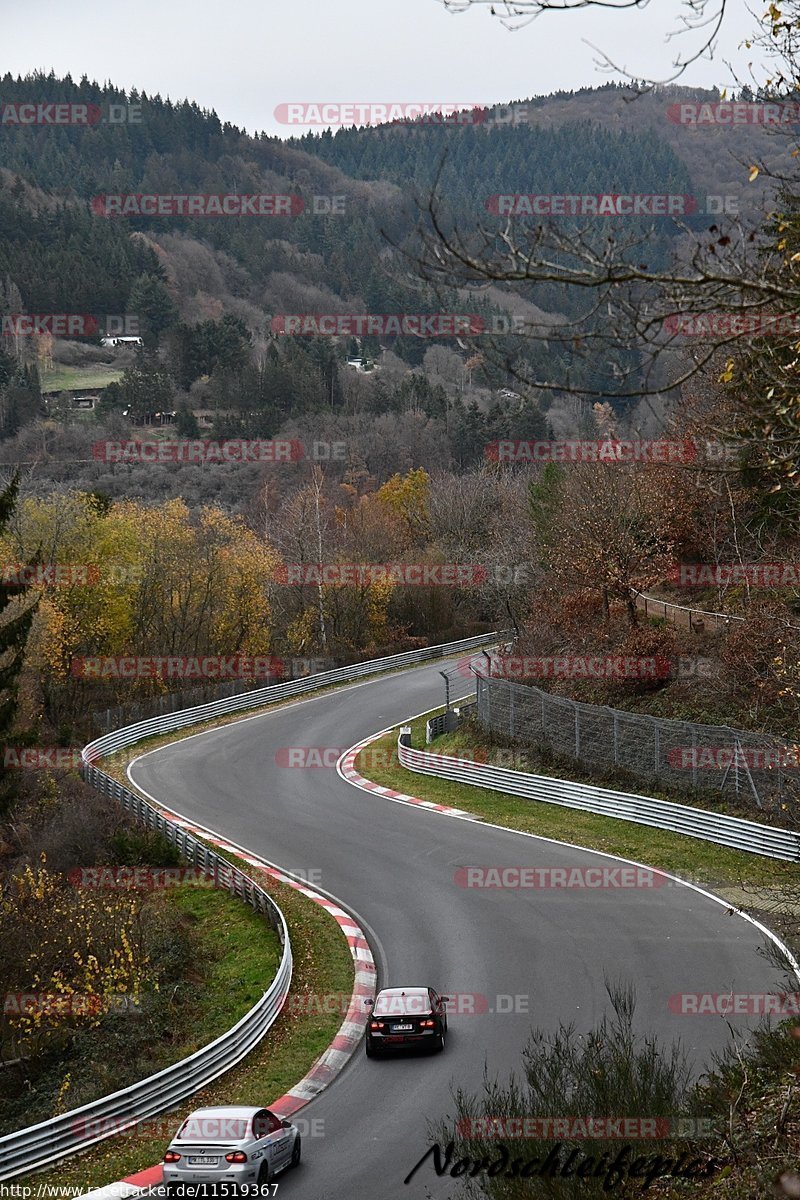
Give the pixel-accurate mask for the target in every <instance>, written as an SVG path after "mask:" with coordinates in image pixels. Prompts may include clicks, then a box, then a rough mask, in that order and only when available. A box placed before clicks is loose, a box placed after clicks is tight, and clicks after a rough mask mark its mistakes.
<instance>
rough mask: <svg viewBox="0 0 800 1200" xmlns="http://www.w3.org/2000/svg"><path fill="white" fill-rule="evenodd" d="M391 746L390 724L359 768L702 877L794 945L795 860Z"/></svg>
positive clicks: (459, 742) (467, 733)
mask: <svg viewBox="0 0 800 1200" xmlns="http://www.w3.org/2000/svg"><path fill="white" fill-rule="evenodd" d="M435 711H441V710H435ZM430 715H431V714H430V713H427V714H425V715H424V716H421V717H418V718H416V719H415V720H413V721H412V722H411V729H412V743H413V745H415V746H424V745H425V723H426V720H427V719H428V717H429V716H430ZM480 732H481V731H480V730H477V731H475V730H474V728H473V727H472V726H471V725H470V724H467V725H465V726H463V727H462V728H461V729H460V730H457V731H456V732H455V733H452V734H448V735H446V736H444V737H440V738H437V739H436V740H435V742H434V743H433V744H432V745H431V747H430V748H431V750H433V751H434V752H439V753H442V754H455V753H457V752H458V751H465V750H476V749H479V748H480V749H483V748H488V747H489V745H490V744H489V743H488V742H485V741H483V739H482V738H481V736H480ZM396 748H397V730H396V729H395V730H394V731H392V732H391V733H389V734H386V735H385V736H384V737H382V738H381V739H379V741H377V742H372V743H371V744H370V746H369V753H368V754H365V753H364V752H363V751H362V752H361V754H359V756H358V758H357V759H356V767H357V769H358V770H359V771H360V772H361V773H362V774H363V775H364V776H365V777H366V778H368V779H371V780H373V781H374V782H375V783H378V784H381V785H382V786H384V787H388V788H393V789H395V790H397V791H401V792H407V793H409V794H411V795H413V796H417V797H418V798H419V799H421V800H430V801H433V802H434V803H436V804H446V805H450V806H451V807H453V808H460V809H463V810H465V811H467V812H469V813H472V814H474V815H475V816H478V817H480V818H482V819H483V820H484V821H488V822H491V823H492V824H494V825H502V826H505V827H506V828H508V829H518V830H521V831H522V832H525V833H532V834H538V835H539V836H540V837H546V838H554V839H556V840H558V841H562V842H568V843H571V844H573V845H580V846H585V847H587V848H589V849H591V850H601V851H603V852H604V853H606V854H616V855H619V856H620V857H622V858H629V859H633V860H635V861H636V862H641V863H645V864H646V865H648V866H651V867H656V868H658V869H660V870H662V871H669V872H670V873H671V874H675V875H679V876H681V877H682V878H684V879H687V880H689V881H691V882H694V883H698V884H699V885H701V886H702V885H705V886H707V887H709V888H710V889H711V890H713V891H714V892H716V893H717V894H718V895H722V896H723V897H724V898H725V899H728V900H729V901H730V902H731V903H732V904H736V905H737V906H738V907H741V908H743V909H744V910H745V911H751V912H752V913H753V914H754V915H756V914H757V915H758V916H759V918H760V919H764V915H765V914H768V915H769V916H770V918H771V921H770V926H771V928H773V929H775V931H776V932H777V933H779V935H780V936H781V937H784V939H787V938H788V940H789V942H790V944H791V943H792V942H793V943H794V947H795V948H797V937H796V935H795V932H794V928H795V926H796V925H797V920H796V916H797V915H800V864H795V863H785V862H779V861H777V860H774V859H768V858H762V857H760V856H759V855H755V854H745V853H744V852H741V851H738V850H731V849H728V848H727V847H726V846H718V845H715V844H714V843H712V842H704V841H700V840H699V839H697V838H690V837H684V836H682V835H681V834H677V833H670V832H668V831H665V830H660V829H653V828H651V827H649V826H646V825H636V824H634V823H633V822H631V821H623V820H617V819H615V818H613V817H605V816H599V815H596V814H595V813H587V812H581V811H578V810H576V809H573V808H562V807H561V806H560V805H556V804H547V803H542V802H538V801H532V800H523V799H521V798H520V797H518V796H510V795H509V794H508V793H506V792H493V791H487V790H484V789H483V788H477V787H471V786H470V785H469V784H459V783H453V782H451V781H450V780H446V779H435V778H433V777H431V776H428V775H418V774H416V773H414V772H411V771H407V770H406V769H405V768H404V767H401V766H400V764H399V762H398V761H397V755H396ZM540 773H541V774H547V772H545V771H542V772H540ZM553 777H554V778H557V777H558V776H553ZM562 777H563V776H562ZM376 803H379V801H378V800H376Z"/></svg>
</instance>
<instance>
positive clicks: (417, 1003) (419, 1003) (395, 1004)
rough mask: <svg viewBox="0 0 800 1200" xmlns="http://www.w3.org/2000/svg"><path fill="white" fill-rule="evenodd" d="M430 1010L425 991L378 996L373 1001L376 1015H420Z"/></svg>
mask: <svg viewBox="0 0 800 1200" xmlns="http://www.w3.org/2000/svg"><path fill="white" fill-rule="evenodd" d="M430 1011H431V1002H430V997H429V996H428V994H427V992H411V993H409V994H408V995H406V996H397V995H395V996H379V997H378V999H377V1001H376V1003H375V1015H376V1016H378V1017H395V1016H403V1017H405V1016H409V1017H410V1016H422V1015H423V1014H424V1013H429V1012H430Z"/></svg>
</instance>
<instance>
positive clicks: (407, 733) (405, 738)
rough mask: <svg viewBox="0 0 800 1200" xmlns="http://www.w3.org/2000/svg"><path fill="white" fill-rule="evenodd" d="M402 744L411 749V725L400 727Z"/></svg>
mask: <svg viewBox="0 0 800 1200" xmlns="http://www.w3.org/2000/svg"><path fill="white" fill-rule="evenodd" d="M399 740H400V745H401V746H408V748H409V749H411V726H410V725H403V726H402V728H401V729H400V739H399Z"/></svg>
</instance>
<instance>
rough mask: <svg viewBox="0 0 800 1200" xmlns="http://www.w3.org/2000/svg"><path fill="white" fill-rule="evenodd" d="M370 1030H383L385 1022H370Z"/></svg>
mask: <svg viewBox="0 0 800 1200" xmlns="http://www.w3.org/2000/svg"><path fill="white" fill-rule="evenodd" d="M369 1027H370V1029H383V1021H370V1023H369Z"/></svg>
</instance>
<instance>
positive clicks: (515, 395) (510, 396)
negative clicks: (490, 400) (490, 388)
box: [497, 388, 522, 400]
mask: <svg viewBox="0 0 800 1200" xmlns="http://www.w3.org/2000/svg"><path fill="white" fill-rule="evenodd" d="M497 394H498V396H502V398H503V399H504V400H521V399H522V396H520V394H519V392H512V391H511V388H500V391H499V392H498V393H497Z"/></svg>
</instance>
